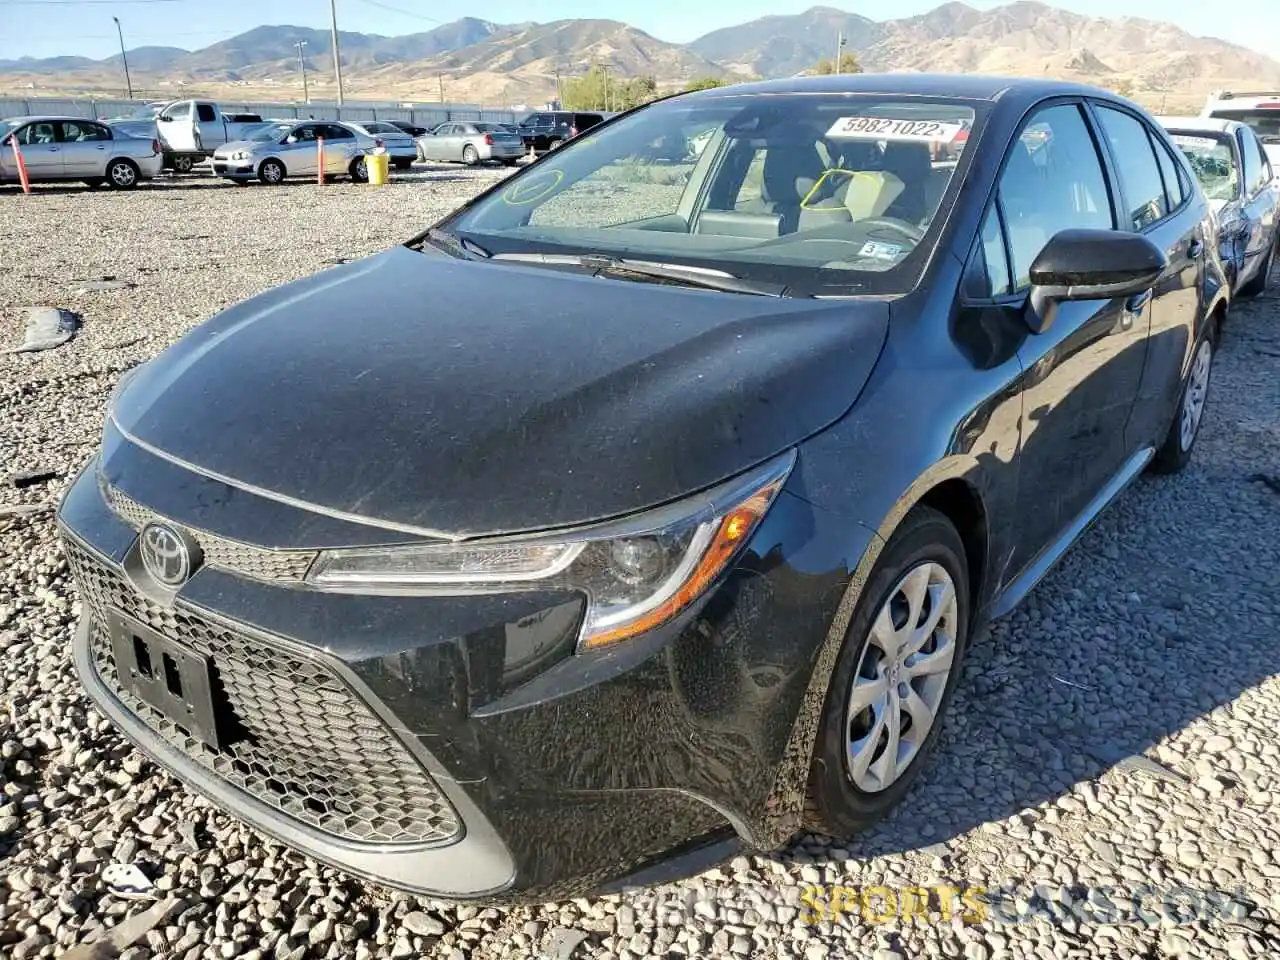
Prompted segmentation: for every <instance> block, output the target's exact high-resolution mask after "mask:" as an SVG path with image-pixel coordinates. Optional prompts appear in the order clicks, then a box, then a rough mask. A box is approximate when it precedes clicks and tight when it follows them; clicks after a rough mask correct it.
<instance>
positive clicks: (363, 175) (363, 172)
mask: <svg viewBox="0 0 1280 960" xmlns="http://www.w3.org/2000/svg"><path fill="white" fill-rule="evenodd" d="M347 172H348V173H350V174H351V179H352V180H354V181H355V182H356V183H368V182H369V165H368V164H367V163H365V162H364V157H356V158H355V159H354V160H352V161H351V166H350V168H348V170H347Z"/></svg>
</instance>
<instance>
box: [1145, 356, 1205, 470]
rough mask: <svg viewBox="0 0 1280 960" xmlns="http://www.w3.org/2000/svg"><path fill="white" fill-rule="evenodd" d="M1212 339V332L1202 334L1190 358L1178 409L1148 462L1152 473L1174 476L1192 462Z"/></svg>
mask: <svg viewBox="0 0 1280 960" xmlns="http://www.w3.org/2000/svg"><path fill="white" fill-rule="evenodd" d="M1214 346H1215V344H1214V339H1213V335H1212V332H1207V333H1205V335H1204V337H1203V338H1202V339H1201V340H1200V344H1199V346H1197V347H1196V352H1195V355H1194V356H1193V357H1192V358H1191V371H1190V372H1189V373H1188V374H1187V382H1186V383H1185V384H1184V385H1183V387H1182V396H1181V397H1180V398H1179V399H1178V409H1177V412H1176V413H1175V414H1174V417H1173V423H1171V424H1169V432H1168V434H1166V436H1165V438H1164V443H1162V444H1161V445H1160V449H1159V450H1157V451H1156V455H1155V459H1153V460H1152V461H1151V471H1152V472H1153V473H1177V472H1178V471H1179V470H1181V469H1183V468H1184V467H1185V466H1186V465H1187V464H1188V463H1190V462H1191V451H1192V449H1193V448H1194V447H1195V444H1196V437H1198V436H1199V435H1200V423H1201V421H1203V419H1204V408H1205V404H1206V402H1207V401H1208V399H1209V377H1210V374H1212V372H1213V351H1214Z"/></svg>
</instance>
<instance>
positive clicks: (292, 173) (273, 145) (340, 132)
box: [213, 120, 376, 185]
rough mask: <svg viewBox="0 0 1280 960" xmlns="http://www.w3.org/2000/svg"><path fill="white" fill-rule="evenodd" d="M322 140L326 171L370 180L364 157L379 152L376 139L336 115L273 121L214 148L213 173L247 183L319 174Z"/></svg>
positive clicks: (268, 182)
mask: <svg viewBox="0 0 1280 960" xmlns="http://www.w3.org/2000/svg"><path fill="white" fill-rule="evenodd" d="M321 139H323V140H324V147H323V149H324V172H325V176H328V177H340V176H349V177H351V179H352V180H355V181H356V182H358V183H363V182H364V181H366V180H368V179H369V171H368V168H367V167H366V166H365V159H364V158H365V154H367V153H370V152H372V151H373V148H374V146H375V145H376V143H375V140H374V138H373V137H371V136H369V135H368V134H367V133H364V132H362V131H360V130H359V129H357V128H356V127H355V126H354V125H353V124H349V123H340V122H338V121H336V120H306V121H303V122H300V123H298V122H295V123H278V124H272V125H271V126H268V127H267V128H265V129H263V130H259V131H258V133H256V134H255V135H254V136H253V138H252V139H250V140H236V141H233V142H231V143H228V144H225V145H223V146H221V147H218V149H217V150H215V151H214V152H213V172H214V175H215V176H219V177H224V178H226V179H227V180H232V181H235V182H236V183H239V184H241V185H244V184H247V183H248V182H249V181H250V180H261V181H262V182H263V183H267V184H276V183H282V182H283V181H285V180H286V179H288V178H289V177H314V176H317V175H318V174H319V172H320V150H321V147H320V142H319V141H320V140H321Z"/></svg>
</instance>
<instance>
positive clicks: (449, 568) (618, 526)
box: [308, 453, 795, 649]
mask: <svg viewBox="0 0 1280 960" xmlns="http://www.w3.org/2000/svg"><path fill="white" fill-rule="evenodd" d="M794 463H795V454H794V453H789V454H787V455H785V456H783V457H779V458H777V459H775V460H772V461H770V462H769V463H767V464H765V465H764V466H763V467H761V468H759V469H756V470H753V471H751V472H749V473H748V474H746V475H744V476H742V477H739V478H737V479H736V480H733V481H730V482H729V483H726V484H722V485H721V486H719V487H717V488H715V489H713V490H710V491H707V492H706V493H703V494H700V495H698V496H695V497H691V498H689V499H687V500H683V501H680V502H679V503H675V504H671V505H668V506H666V507H661V508H659V509H657V510H653V511H650V512H648V513H645V514H640V515H638V516H634V517H628V518H626V519H625V520H621V521H614V522H610V523H605V524H599V525H596V526H594V527H585V528H579V529H575V530H565V531H560V532H556V533H548V534H540V535H537V536H530V537H508V538H502V539H493V540H476V541H471V542H462V543H448V544H424V545H420V546H407V547H384V548H375V549H368V550H365V549H360V550H331V551H326V552H324V553H322V554H321V555H320V556H319V558H317V560H316V562H315V563H314V564H313V565H312V568H311V572H310V574H309V575H308V580H309V581H310V582H311V583H312V585H314V586H316V587H319V588H321V589H326V590H338V591H347V592H357V593H370V592H372V593H378V592H383V593H423V594H437V595H439V594H458V593H474V592H493V591H497V590H519V589H532V588H534V587H562V588H570V589H574V590H579V591H581V592H583V593H585V594H586V595H587V613H586V617H585V619H584V621H583V625H582V633H581V638H580V646H581V647H582V648H583V649H596V648H599V647H603V646H606V645H608V644H611V643H616V642H618V641H620V640H626V639H627V638H629V637H633V636H635V635H637V634H640V633H643V632H645V631H646V630H652V629H653V628H654V627H657V626H659V625H661V624H663V623H665V622H666V621H668V620H670V619H671V618H672V617H674V616H676V615H677V614H678V613H680V611H682V610H684V609H685V608H686V607H688V606H689V605H690V604H691V603H693V602H694V601H695V600H697V599H698V597H700V596H701V595H702V594H703V593H704V592H705V591H706V589H707V587H709V586H710V585H711V584H712V583H714V582H715V580H716V579H717V578H718V577H719V576H720V574H722V573H723V572H724V571H725V570H726V569H727V568H728V566H729V564H730V563H731V562H732V561H733V559H734V558H735V557H736V556H737V555H738V553H739V551H740V550H741V549H742V547H743V546H744V545H745V544H746V542H747V541H748V540H749V539H750V538H751V534H752V533H754V532H755V530H756V528H757V526H758V525H759V523H760V521H761V519H762V518H763V517H764V515H765V513H767V512H768V510H769V507H770V505H771V504H772V503H773V501H774V498H775V497H777V495H778V491H779V490H781V489H782V485H783V483H784V481H785V480H786V478H787V474H788V473H790V471H791V467H792V465H793V464H794Z"/></svg>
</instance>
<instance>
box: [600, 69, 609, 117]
mask: <svg viewBox="0 0 1280 960" xmlns="http://www.w3.org/2000/svg"><path fill="white" fill-rule="evenodd" d="M600 69H601V70H602V71H603V72H604V112H605V113H608V112H609V68H608V67H606V66H605V65H604V64H601V65H600Z"/></svg>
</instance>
